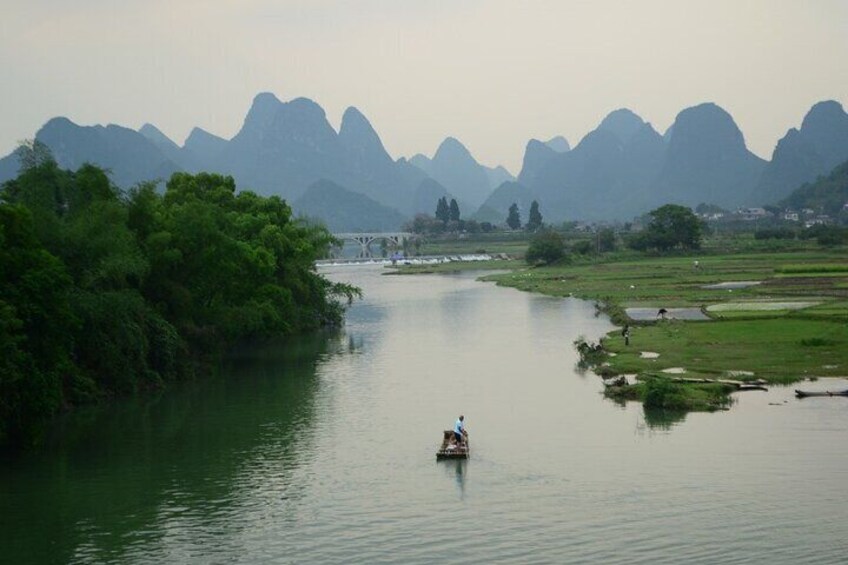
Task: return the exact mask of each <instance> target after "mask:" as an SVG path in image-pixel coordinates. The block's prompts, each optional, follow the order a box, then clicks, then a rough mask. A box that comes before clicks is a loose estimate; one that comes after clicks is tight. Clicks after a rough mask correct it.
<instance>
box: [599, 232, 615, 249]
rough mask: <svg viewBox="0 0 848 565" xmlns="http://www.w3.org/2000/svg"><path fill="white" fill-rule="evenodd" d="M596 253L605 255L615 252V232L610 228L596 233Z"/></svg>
mask: <svg viewBox="0 0 848 565" xmlns="http://www.w3.org/2000/svg"><path fill="white" fill-rule="evenodd" d="M598 251H599V252H601V253H607V252H609V251H615V232H614V231H613V230H612V229H610V228H604V229H602V230H601V231H599V232H598Z"/></svg>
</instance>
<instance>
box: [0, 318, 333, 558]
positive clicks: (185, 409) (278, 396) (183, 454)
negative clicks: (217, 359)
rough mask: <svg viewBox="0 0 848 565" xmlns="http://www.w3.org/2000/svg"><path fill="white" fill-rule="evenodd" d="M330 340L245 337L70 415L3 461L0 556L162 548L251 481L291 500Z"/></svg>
mask: <svg viewBox="0 0 848 565" xmlns="http://www.w3.org/2000/svg"><path fill="white" fill-rule="evenodd" d="M333 343H338V341H337V340H335V339H334V338H333V337H332V336H326V335H322V336H312V337H310V338H307V339H298V340H288V341H287V342H286V344H285V345H284V346H283V345H282V344H264V345H263V346H261V347H256V346H253V347H244V348H241V349H240V350H239V351H237V352H236V353H235V354H234V355H233V356H232V357H231V358H229V359H228V360H227V362H226V363H225V364H224V366H223V367H222V368H221V371H220V375H218V376H207V377H206V378H205V379H204V380H203V381H202V382H196V383H190V384H186V385H174V386H173V387H172V390H169V391H168V392H167V393H165V394H163V395H161V396H158V397H152V398H151V397H147V398H143V399H135V400H131V401H127V402H124V403H121V404H119V405H117V406H112V407H105V408H100V409H88V410H81V411H79V412H77V413H75V414H72V415H70V416H69V417H67V418H65V419H64V420H62V421H61V422H59V424H58V425H57V429H56V430H55V433H54V434H53V435H52V438H51V440H50V441H49V442H48V444H47V445H46V446H45V447H44V448H43V449H42V450H40V451H38V452H36V453H31V454H28V455H27V456H25V457H24V458H22V459H20V460H19V461H16V462H15V464H14V465H4V466H3V467H2V468H0V516H2V517H3V518H0V520H2V523H0V547H2V548H3V550H2V551H3V559H4V561H5V562H8V563H24V562H27V563H57V562H70V561H77V562H97V563H109V562H125V561H126V560H128V559H129V557H130V556H131V555H132V554H133V551H134V549H135V548H140V547H144V548H146V549H145V551H146V552H147V555H148V556H149V555H151V554H150V551H151V548H152V547H157V546H158V547H160V548H161V551H162V552H163V553H162V554H161V557H162V558H163V559H165V560H167V551H166V550H165V549H164V548H166V547H167V546H168V544H169V543H172V542H173V537H174V536H175V535H183V534H185V533H186V532H188V531H189V530H191V531H192V532H193V533H194V534H195V535H200V536H201V537H203V536H204V535H208V536H210V537H214V535H215V534H214V533H215V532H220V531H222V530H224V529H226V528H227V525H228V524H227V522H228V520H229V518H230V516H231V514H232V513H233V512H235V511H237V509H239V508H241V509H242V510H244V508H243V505H244V504H245V497H246V496H247V495H248V493H254V492H255V491H256V490H257V487H261V488H264V489H266V490H269V491H270V492H272V493H274V496H279V497H281V498H282V497H285V498H286V499H288V501H289V504H291V503H292V501H296V500H297V498H298V496H299V495H298V491H299V489H301V488H302V485H300V486H299V485H298V484H297V482H296V481H292V480H291V475H292V473H293V470H295V469H296V468H297V467H298V466H299V465H300V464H301V462H302V459H303V458H305V457H309V450H308V449H303V448H302V446H303V445H308V444H309V443H310V441H311V436H312V435H313V432H312V426H311V420H312V417H313V411H314V401H313V398H314V395H315V391H316V387H317V381H316V379H315V377H314V373H315V368H314V367H315V364H316V362H317V360H318V359H319V358H320V357H321V356H322V355H324V354H326V353H327V352H328V348H329V347H331V344H333ZM272 485H278V488H277V489H274V488H270V489H269V486H272ZM251 504H255V501H254V502H252V503H251ZM10 517H13V519H12V520H7V518H10ZM46 521H47V522H49V525H48V524H47V523H46ZM45 531H49V532H51V537H50V543H47V544H46V543H43V541H44V540H43V537H44V534H45Z"/></svg>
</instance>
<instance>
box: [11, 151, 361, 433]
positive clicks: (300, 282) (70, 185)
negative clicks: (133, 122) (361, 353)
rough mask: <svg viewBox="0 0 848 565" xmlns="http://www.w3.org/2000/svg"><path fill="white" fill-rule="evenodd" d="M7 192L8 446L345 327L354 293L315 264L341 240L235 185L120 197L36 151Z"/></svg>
mask: <svg viewBox="0 0 848 565" xmlns="http://www.w3.org/2000/svg"><path fill="white" fill-rule="evenodd" d="M20 156H21V164H22V169H21V172H20V174H19V176H18V177H17V178H15V179H13V180H11V181H8V182H6V183H5V184H4V185H3V186H2V189H0V446H5V447H8V446H26V445H31V444H33V443H36V442H37V441H38V440H39V437H40V436H41V435H42V433H43V431H44V429H45V427H46V424H47V423H48V422H49V421H50V419H51V418H52V417H53V416H54V415H55V414H56V413H58V412H59V411H61V410H63V409H65V408H68V407H71V406H77V405H81V404H86V403H92V402H98V401H100V400H102V399H104V398H108V397H111V396H116V395H127V394H133V393H136V392H138V391H144V390H148V389H158V388H161V387H163V386H164V385H165V384H166V383H167V382H168V381H171V380H173V379H178V378H182V377H187V376H191V375H194V374H200V371H198V368H201V367H202V368H203V369H204V372H206V371H205V370H206V369H208V368H210V362H212V361H214V360H215V359H216V358H217V357H218V355H219V352H222V351H226V350H227V349H228V348H230V347H231V346H232V345H234V344H236V343H237V342H240V341H243V340H247V339H253V338H260V337H266V336H285V335H291V334H294V333H298V332H304V331H309V330H315V329H317V328H320V327H323V326H327V325H333V324H337V323H339V322H340V321H341V319H342V315H343V309H344V304H345V301H349V300H351V299H352V298H353V297H354V296H356V295H357V294H358V290H357V289H356V288H353V287H351V286H349V285H344V284H336V283H331V282H329V281H327V280H326V279H325V278H323V277H321V276H320V275H318V274H317V272H316V271H315V267H314V261H315V260H316V259H318V258H320V257H322V256H323V255H324V254H325V253H326V251H327V249H328V247H329V245H330V244H331V243H332V242H333V238H332V236H331V234H330V233H328V232H327V230H326V229H324V228H321V227H314V226H309V225H306V224H303V223H301V222H299V221H295V220H294V219H293V218H292V213H291V209H290V208H289V206H288V205H287V204H286V203H285V202H284V201H283V200H281V199H280V198H277V197H267V198H266V197H261V196H258V195H256V194H254V193H253V192H250V191H241V192H239V193H238V194H236V187H235V184H234V181H233V179H232V178H231V177H225V176H220V175H216V174H205V173H201V174H197V175H191V174H187V173H176V174H174V175H173V176H172V177H171V178H170V180H169V181H168V182H167V186H166V188H165V191H164V194H162V193H160V192H158V191H157V190H156V187H155V186H154V185H153V184H141V185H139V186H137V187H136V188H133V189H132V190H130V191H129V192H126V193H125V192H122V191H120V190H119V189H117V188H116V187H115V186H114V185H113V184H112V183H111V182H110V180H109V177H108V176H107V174H106V173H105V172H104V171H103V170H101V169H99V168H97V167H95V166H92V165H84V166H82V167H80V168H79V169H78V170H76V171H66V170H62V169H60V168H59V167H58V166H57V164H56V163H55V161H54V160H53V158H52V156H51V155H50V153H49V151H47V150H46V148H45V147H43V146H40V145H39V144H38V142H36V143H35V144H31V145H29V146H22V148H21V149H20Z"/></svg>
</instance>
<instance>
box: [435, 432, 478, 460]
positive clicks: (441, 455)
mask: <svg viewBox="0 0 848 565" xmlns="http://www.w3.org/2000/svg"><path fill="white" fill-rule="evenodd" d="M469 451H470V448H469V446H468V438H467V437H466V438H465V443H464V444H462V445H457V444H456V442H455V441H454V438H453V430H445V432H444V434H443V437H442V445H441V446H440V447H439V450H438V451H437V452H436V459H437V460H438V459H468V453H469Z"/></svg>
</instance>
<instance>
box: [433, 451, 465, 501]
mask: <svg viewBox="0 0 848 565" xmlns="http://www.w3.org/2000/svg"><path fill="white" fill-rule="evenodd" d="M438 464H439V465H441V466H442V467H443V468H444V470H445V475H447V476H448V477H449V478H452V479H453V480H454V482H455V483H456V488H457V492H458V493H459V499H460V500H463V499H464V498H465V478H466V475H467V470H468V460H466V459H445V460H443V461H439V462H438Z"/></svg>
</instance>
